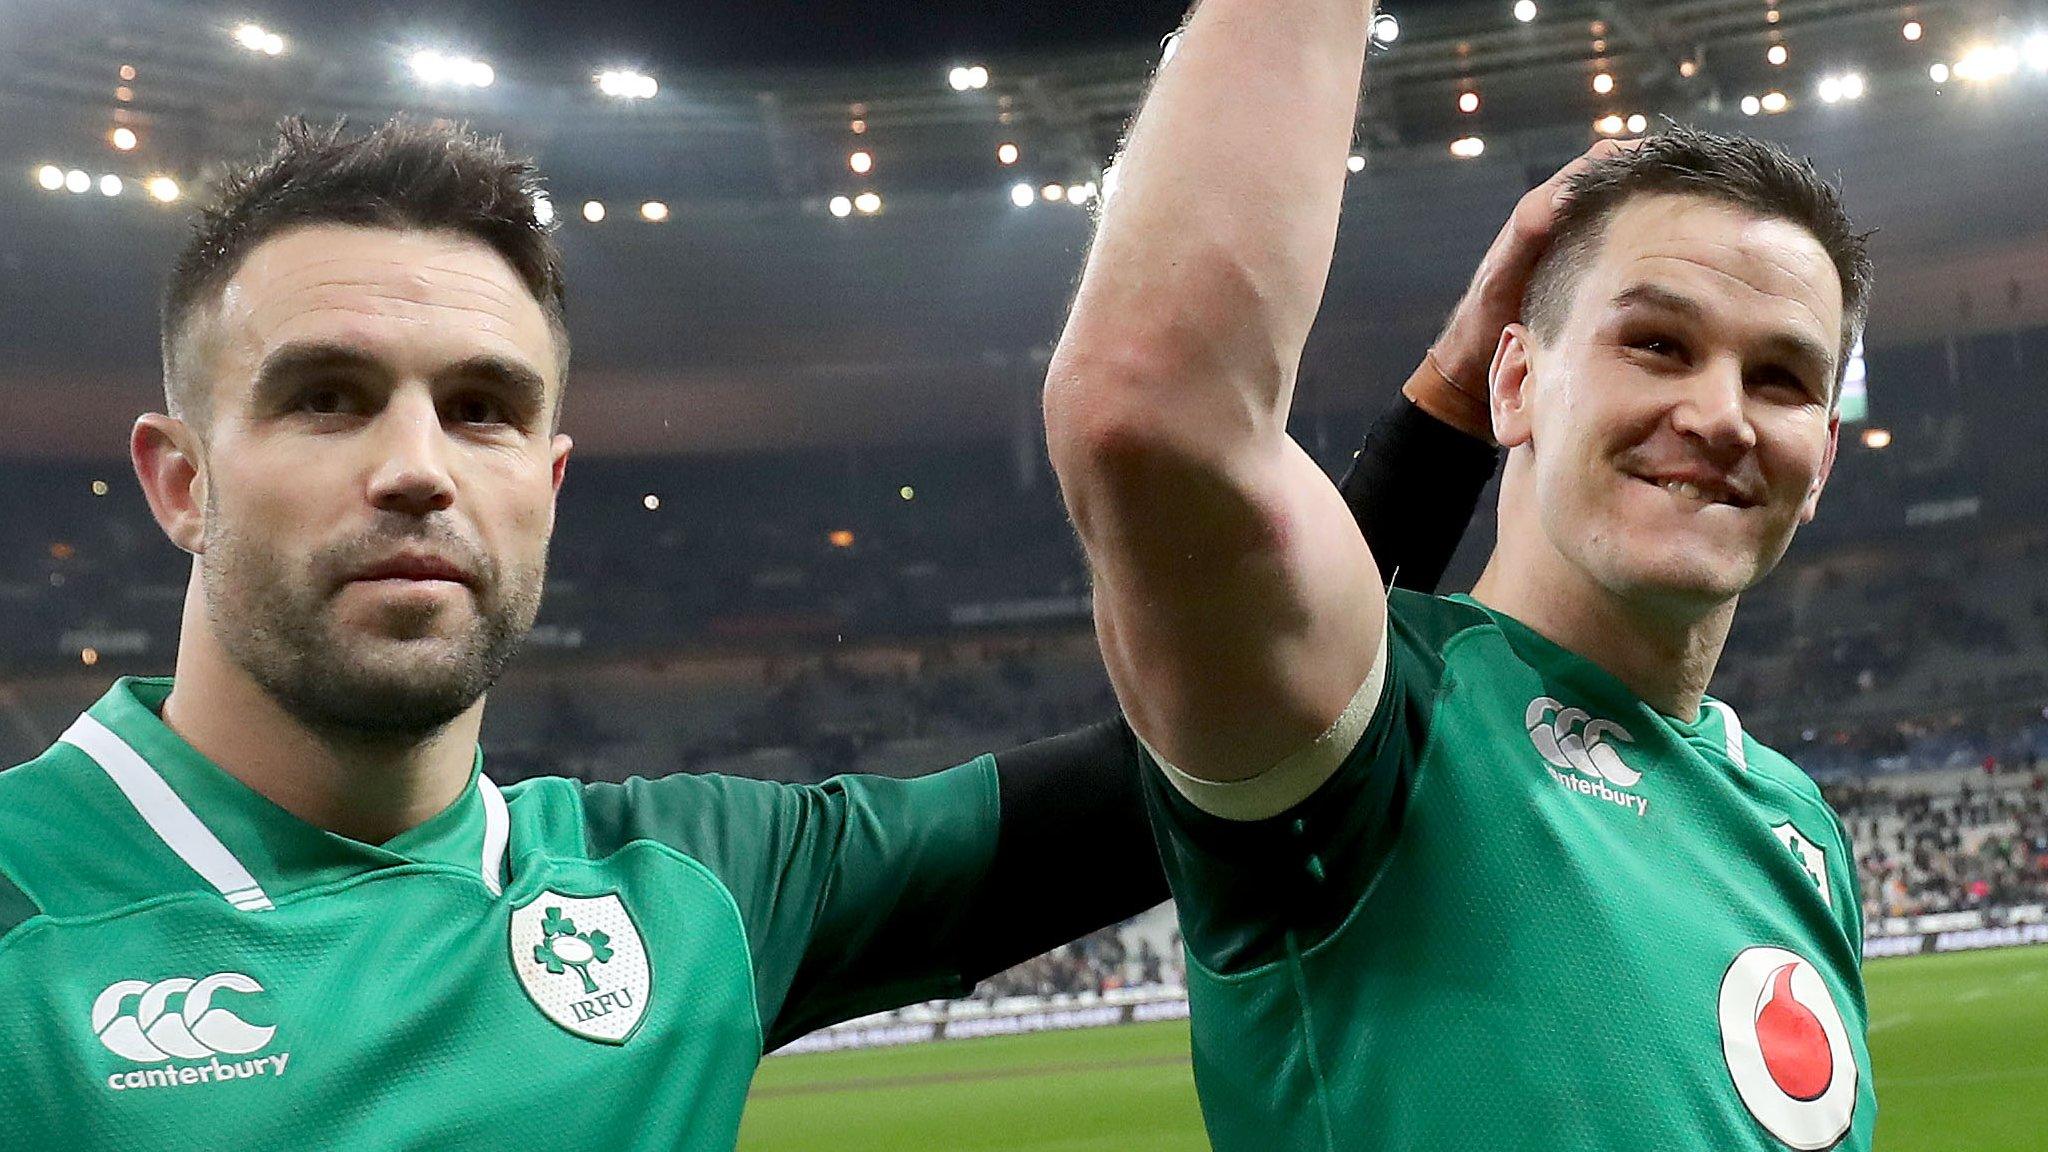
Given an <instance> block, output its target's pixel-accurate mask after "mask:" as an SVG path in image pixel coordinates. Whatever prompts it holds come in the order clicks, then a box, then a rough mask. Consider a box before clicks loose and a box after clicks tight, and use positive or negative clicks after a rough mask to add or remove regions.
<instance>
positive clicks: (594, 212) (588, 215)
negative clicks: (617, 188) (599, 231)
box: [583, 200, 604, 224]
mask: <svg viewBox="0 0 2048 1152" xmlns="http://www.w3.org/2000/svg"><path fill="white" fill-rule="evenodd" d="M583 218H584V219H585V220H588V221H590V222H591V223H592V224H596V223H598V222H599V221H601V220H603V219H604V204H603V203H601V202H600V201H597V200H585V201H584V202H583Z"/></svg>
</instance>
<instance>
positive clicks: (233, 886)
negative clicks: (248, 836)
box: [57, 716, 271, 912]
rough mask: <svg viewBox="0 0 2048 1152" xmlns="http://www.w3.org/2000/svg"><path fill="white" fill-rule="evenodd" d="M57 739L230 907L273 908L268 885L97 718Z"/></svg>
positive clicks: (76, 725) (83, 721) (84, 719)
mask: <svg viewBox="0 0 2048 1152" xmlns="http://www.w3.org/2000/svg"><path fill="white" fill-rule="evenodd" d="M57 739H58V740H59V741H60V742H62V743H65V744H69V745H71V746H72V747H74V748H77V749H78V750H79V751H81V752H83V753H85V754H86V755H87V756H90V757H92V759H93V762H94V763H96V764H98V765H99V766H100V770H101V771H102V772H105V773H106V774H107V775H108V776H109V777H111V778H112V779H113V781H114V784H115V785H116V786H117V787H119V788H120V789H121V794H122V795H123V796H126V797H127V798H128V802H129V803H130V804H133V805H134V806H135V811H136V812H137V813H138V814H140V815H141V817H142V819H143V820H144V821H145V822H147V823H148V824H149V827H150V830H151V831H152V832H155V833H156V834H157V836H158V837H159V838H161V839H162V840H163V842H164V845H165V846H166V847H168V848H169V849H170V850H171V851H173V852H176V853H177V854H178V858H179V859H180V860H183V861H184V862H185V863H186V864H188V865H190V866H191V868H192V870H193V871H194V872H197V873H199V875H200V876H201V877H202V878H203V879H204V880H205V881H206V882H207V883H208V884H211V885H213V886H214V888H215V889H216V890H218V891H219V892H220V894H221V895H222V896H224V897H226V898H227V901H228V903H230V904H232V905H234V906H235V907H237V908H239V909H241V910H242V911H244V912H266V911H269V910H270V908H271V903H270V897H269V896H267V895H265V894H264V892H263V887H262V885H260V884H258V883H256V878H255V877H254V876H251V875H250V874H249V870H248V869H247V868H244V867H243V866H242V862H241V861H240V860H237V859H235V854H234V853H232V852H230V851H228V848H227V845H225V844H222V843H221V842H220V839H219V838H218V837H216V836H215V835H214V834H213V832H212V831H211V830H210V829H208V828H207V827H206V825H205V824H204V823H201V822H200V819H199V817H198V815H196V814H195V813H194V812H193V811H192V809H191V808H189V807H187V806H186V804H185V802H184V801H183V800H180V799H179V798H178V794H177V793H176V792H173V791H171V786H170V785H169V784H166V783H164V778H163V777H162V776H160V775H158V774H157V771H156V769H155V768H152V767H150V765H149V761H147V760H144V759H143V758H142V755H141V754H140V753H138V752H136V751H135V749H133V748H131V747H129V746H128V742H127V741H125V740H123V739H121V737H120V736H118V735H116V734H115V733H114V731H113V730H112V729H110V728H108V727H107V726H106V725H104V724H102V723H100V722H99V721H98V720H95V719H93V718H92V717H91V716H80V717H79V718H78V719H77V720H75V721H73V722H72V725H71V727H69V728H67V729H65V730H64V735H62V736H59V737H58V738H57Z"/></svg>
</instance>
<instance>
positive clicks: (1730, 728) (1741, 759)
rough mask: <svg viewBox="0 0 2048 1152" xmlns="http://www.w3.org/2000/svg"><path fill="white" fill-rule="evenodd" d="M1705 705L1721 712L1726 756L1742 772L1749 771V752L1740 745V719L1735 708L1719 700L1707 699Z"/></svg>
mask: <svg viewBox="0 0 2048 1152" xmlns="http://www.w3.org/2000/svg"><path fill="white" fill-rule="evenodd" d="M1707 705H1708V706H1709V707H1711V708H1713V709H1714V710H1715V711H1716V712H1719V713H1720V714H1721V728H1722V730H1723V735H1725V736H1726V737H1727V739H1728V758H1729V759H1730V760H1733V761H1735V766H1736V767H1737V768H1740V769H1742V770H1743V771H1744V772H1747V771H1749V753H1748V752H1746V751H1744V750H1743V747H1742V719H1741V718H1740V717H1738V716H1736V715H1735V709H1733V708H1730V707H1729V706H1728V705H1726V704H1723V703H1721V702H1720V701H1719V700H1709V701H1707Z"/></svg>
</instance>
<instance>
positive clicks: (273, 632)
mask: <svg viewBox="0 0 2048 1152" xmlns="http://www.w3.org/2000/svg"><path fill="white" fill-rule="evenodd" d="M221 523H222V522H221V518H220V517H219V515H218V514H217V513H216V514H214V515H212V516H210V517H209V518H208V524H209V527H210V528H212V526H215V525H220V524H221ZM405 539H413V540H420V541H422V542H435V541H445V537H443V536H437V535H435V534H433V533H431V532H421V531H417V530H415V531H412V532H409V533H383V534H372V535H370V536H369V537H367V538H365V539H361V540H357V541H352V542H348V543H345V544H342V545H337V546H335V547H333V548H331V549H328V550H326V551H325V552H323V553H322V554H321V555H320V556H319V557H316V559H315V561H314V562H313V563H312V564H311V565H310V570H309V571H307V572H303V573H300V572H294V571H293V570H292V569H291V567H290V566H289V565H288V564H286V563H284V562H283V561H281V559H280V558H279V557H278V556H277V555H276V554H274V553H271V552H268V551H266V550H264V549H263V548H261V547H260V546H255V545H254V544H253V543H252V542H251V541H248V540H247V539H246V538H244V537H242V536H241V535H239V534H238V533H235V532H233V531H232V530H230V529H226V528H221V529H220V530H218V531H209V533H208V540H207V542H206V547H205V550H204V552H203V553H202V554H201V556H200V577H201V581H202V585H203V588H204V591H205V595H206V605H207V615H208V618H209V623H210V625H211V627H212V630H213V633H214V636H215V637H216V638H217V640H218V641H219V642H220V644H221V646H222V648H223V649H224V650H225V651H226V652H227V654H228V657H229V658H230V659H231V660H233V661H234V662H235V664H236V665H237V666H239V667H240V668H241V669H242V670H243V671H244V672H246V673H247V674H248V675H249V677H250V678H251V679H252V680H254V681H255V682H256V684H257V686H258V687H259V688H261V689H262V690H263V691H264V693H266V694H267V695H269V696H270V697H271V699H273V700H275V701H277V703H278V705H279V706H280V707H282V708H283V709H284V710H285V711H286V712H287V713H289V714H290V715H291V716H292V717H293V718H295V719H297V720H298V721H299V722H300V723H302V724H304V725H306V726H307V727H308V728H310V729H312V730H314V731H316V732H319V733H322V734H323V735H328V736H331V737H335V738H339V739H345V740H350V741H354V742H362V743H373V744H407V743H417V742H419V741H421V740H424V739H426V738H428V737H431V736H433V735H434V734H436V733H438V732H440V731H441V730H442V729H444V728H446V727H447V726H448V725H449V724H450V723H451V722H453V721H454V720H455V719H456V718H457V717H458V716H461V715H462V714H463V713H464V712H467V711H468V710H469V709H470V707H471V706H472V705H474V704H475V703H476V702H477V701H478V700H479V699H481V698H482V697H483V695H484V693H485V692H486V691H488V690H489V689H490V687H491V685H492V684H494V683H496V682H497V679H498V676H499V675H500V674H501V673H502V672H503V671H504V669H505V665H506V663H507V662H508V661H510V660H511V658H512V655H513V653H514V652H516V651H518V649H519V645H520V643H521V642H522V641H523V640H524V639H525V638H526V634H527V633H528V631H530V630H531V629H532V627H533V622H534V618H535V617H536V615H537V614H538V613H539V609H540V598H541V588H542V584H543V582H544V580H545V572H546V561H545V559H543V560H542V561H541V562H540V563H539V564H537V565H534V566H532V567H530V568H522V569H519V570H515V571H511V572H503V573H501V572H499V571H498V570H497V569H496V567H495V565H489V564H486V565H483V566H482V567H481V568H479V569H474V570H475V571H476V572H477V586H476V588H475V589H474V590H473V591H472V593H471V595H472V596H473V597H474V601H475V604H476V610H475V620H474V623H473V624H472V625H471V626H470V627H469V628H467V629H465V630H464V631H463V632H462V633H460V634H459V635H455V636H443V635H438V634H432V633H428V632H427V631H426V629H427V627H428V626H429V625H430V623H431V616H430V615H428V614H424V613H423V614H420V615H419V616H417V617H413V618H409V614H399V615H396V622H397V623H398V624H399V625H400V628H399V634H400V635H401V636H402V635H404V634H405V632H407V631H410V630H412V629H415V628H416V629H417V630H418V635H417V636H416V637H415V638H394V637H393V636H392V635H391V634H388V633H385V634H371V633H368V632H366V631H364V630H362V629H359V628H355V627H351V626H348V625H345V624H343V623H342V622H341V621H340V620H339V619H338V617H337V614H336V612H335V596H336V594H337V593H336V591H335V590H334V589H335V584H334V582H333V580H332V579H331V578H323V576H322V573H323V572H326V571H328V570H329V569H332V568H337V567H340V566H342V565H343V564H345V563H347V562H348V561H349V560H350V559H354V560H356V561H358V562H359V561H360V560H361V559H362V558H364V556H365V555H366V553H368V551H369V549H370V548H372V547H374V544H373V541H376V540H384V541H386V543H385V544H384V545H383V546H382V548H381V549H379V551H386V550H388V549H389V548H390V547H391V544H392V543H395V542H397V541H398V540H405ZM465 551H468V550H465ZM470 555H471V558H472V559H480V557H477V556H475V555H474V553H473V552H471V553H470Z"/></svg>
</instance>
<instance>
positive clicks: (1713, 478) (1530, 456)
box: [1494, 194, 1842, 615]
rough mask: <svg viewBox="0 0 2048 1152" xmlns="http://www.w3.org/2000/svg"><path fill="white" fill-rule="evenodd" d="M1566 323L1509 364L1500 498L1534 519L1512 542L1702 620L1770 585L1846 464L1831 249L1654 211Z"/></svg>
mask: <svg viewBox="0 0 2048 1152" xmlns="http://www.w3.org/2000/svg"><path fill="white" fill-rule="evenodd" d="M1558 327H1559V330H1558V331H1556V332H1555V333H1551V334H1548V335H1546V336H1537V335H1534V334H1532V333H1531V332H1530V331H1529V330H1528V329H1526V328H1524V327H1523V326H1521V325H1515V326H1513V327H1511V328H1510V329H1509V330H1508V332H1507V333H1506V334H1504V336H1503V338H1502V342H1501V348H1500V351H1499V354H1498V355H1497V356H1496V360H1495V383H1494V388H1495V426H1496V431H1497V432H1498V433H1499V435H1500V439H1501V442H1502V443H1503V444H1504V445H1505V446H1506V447H1508V448H1510V449H1511V450H1512V452H1511V454H1510V461H1509V469H1508V475H1507V478H1506V480H1505V481H1504V485H1506V489H1505V490H1504V493H1503V502H1504V504H1507V505H1509V506H1511V507H1516V508H1525V509H1526V508H1533V509H1534V510H1535V515H1534V516H1533V517H1529V516H1525V517H1518V518H1517V517H1503V523H1502V525H1501V534H1502V539H1503V542H1504V543H1506V544H1510V545H1512V548H1513V554H1515V555H1518V556H1530V557H1539V558H1541V559H1540V561H1539V562H1540V563H1542V564H1543V565H1544V566H1545V567H1546V568H1547V567H1550V565H1549V561H1552V560H1557V561H1562V562H1563V564H1564V565H1566V566H1568V568H1569V569H1572V570H1576V572H1577V573H1578V574H1579V575H1580V576H1582V577H1583V578H1584V580H1587V581H1590V582H1591V583H1592V584H1595V585H1598V586H1599V587H1601V588H1604V589H1606V590H1607V592H1609V593H1611V594H1613V595H1614V596H1617V597H1619V598H1621V599H1623V600H1624V601H1627V602H1632V603H1638V604H1645V605H1650V606H1655V607H1659V608H1663V609H1668V610H1671V611H1673V612H1675V613H1680V614H1686V615H1696V614H1699V613H1702V612H1704V611H1707V610H1710V609H1712V608H1713V607H1715V606H1718V605H1720V604H1723V603H1725V602H1727V601H1729V600H1730V599H1732V598H1733V597H1735V596H1737V595H1739V594H1740V593H1741V592H1743V591H1745V590H1747V589H1748V588H1750V587H1751V586H1752V585H1754V584H1756V583H1757V581H1759V580H1761V579H1762V578H1763V577H1764V576H1765V575H1766V574H1767V573H1769V571H1770V570H1771V568H1772V567H1774V566H1775V565H1776V564H1777V562H1778V560H1779V558H1780V557H1782V556H1783V555H1784V553H1785V549H1786V548H1787V546H1789V545H1790V543H1791V541H1792V535H1793V533H1794V531H1795V530H1796V529H1797V528H1798V526H1799V525H1801V524H1803V523H1805V522H1807V521H1809V520H1811V519H1812V518H1813V514H1814V509H1815V506H1816V503H1817V501H1818V500H1819V498H1820V492H1821V488H1822V486H1823V485H1824V483H1825V481H1826V478H1827V474H1828V471H1829V469H1830V467H1831V466H1832V464H1833V460H1834V453H1835V444H1836V437H1837V433H1838V421H1837V419H1836V418H1835V415H1834V412H1833V407H1832V401H1833V393H1834V383H1835V379H1836V368H1837V364H1836V360H1837V357H1838V355H1839V351H1838V349H1839V345H1840V339H1841V332H1842V291H1841V284H1840V280H1839V278H1838V276H1837V274H1836V272H1835V269H1834V266H1833V264H1832V263H1831V262H1830V260H1829V257H1828V254H1827V252H1826V251H1825V250H1824V249H1823V248H1822V246H1821V244H1820V242H1819V241H1818V240H1816V239H1814V237H1813V236H1812V235H1811V234H1810V233H1808V232H1807V231H1806V230H1805V229H1803V228H1801V227H1800V226H1799V225H1797V224H1794V223H1792V222H1790V221H1786V220H1782V219H1770V218H1765V217H1761V216H1758V215H1755V214H1753V213H1750V212H1747V211H1744V210H1742V209H1739V208H1735V207H1732V206H1728V205H1725V204H1722V203H1719V202H1717V201H1713V200H1709V199H1705V198H1702V197H1695V196H1681V195H1662V194H1659V195H1646V196H1641V197H1638V198H1635V199H1632V200H1630V201H1628V202H1626V203H1625V204H1623V205H1622V206H1621V207H1620V208H1619V209H1618V210H1617V211H1616V212H1615V213H1614V215H1613V217H1612V218H1611V219H1610V220H1609V221H1608V223H1607V227H1606V230H1605V233H1604V235H1603V237H1602V240H1601V242H1600V244H1599V247H1598V250H1597V252H1596V253H1594V254H1590V255H1589V256H1588V257H1587V258H1586V264H1585V267H1584V268H1583V269H1582V270H1581V271H1580V272H1579V274H1578V277H1577V283H1576V286H1575V290H1574V292H1573V295H1572V298H1571V306H1570V310H1569V312H1568V314H1567V315H1565V316H1564V318H1563V320H1562V322H1561V323H1560V324H1559V326H1558ZM1511 538H1512V539H1511ZM1553 570H1554V569H1553Z"/></svg>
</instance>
